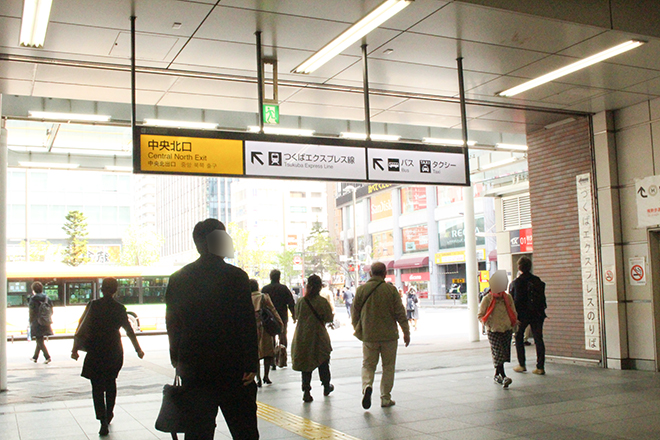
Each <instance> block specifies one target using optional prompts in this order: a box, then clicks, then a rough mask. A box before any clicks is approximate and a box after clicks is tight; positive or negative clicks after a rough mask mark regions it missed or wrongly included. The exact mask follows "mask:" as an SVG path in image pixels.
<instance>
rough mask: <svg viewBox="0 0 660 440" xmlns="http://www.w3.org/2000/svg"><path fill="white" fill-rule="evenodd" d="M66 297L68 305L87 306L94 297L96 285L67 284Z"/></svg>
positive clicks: (84, 283) (82, 283)
mask: <svg viewBox="0 0 660 440" xmlns="http://www.w3.org/2000/svg"><path fill="white" fill-rule="evenodd" d="M66 296H67V298H66V300H67V301H66V303H67V304H68V305H78V304H82V305H85V304H87V303H88V302H90V301H91V300H92V299H93V297H94V285H93V283H91V282H71V283H66Z"/></svg>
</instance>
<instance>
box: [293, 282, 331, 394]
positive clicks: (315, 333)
mask: <svg viewBox="0 0 660 440" xmlns="http://www.w3.org/2000/svg"><path fill="white" fill-rule="evenodd" d="M322 287H323V282H322V281H321V277H319V276H318V275H311V276H310V277H309V278H308V279H307V286H306V288H305V294H304V296H303V297H302V298H300V299H298V302H297V303H296V318H297V319H298V324H297V325H296V331H295V333H294V334H293V342H292V343H291V359H292V360H293V365H292V368H293V369H294V370H295V371H300V372H301V373H302V390H303V401H304V402H311V401H313V400H314V398H313V397H312V394H311V390H312V385H311V382H312V371H314V370H316V369H317V368H318V369H319V377H320V378H321V384H323V395H324V396H327V395H328V394H330V393H331V392H332V391H333V390H334V389H335V387H334V386H333V385H332V384H331V383H330V352H332V344H331V343H330V335H329V334H328V329H327V328H326V326H325V325H326V324H327V323H330V322H332V321H333V320H334V315H333V314H332V309H331V308H330V304H328V301H326V300H325V299H324V298H323V297H322V296H321V295H320V294H319V293H320V292H321V288H322Z"/></svg>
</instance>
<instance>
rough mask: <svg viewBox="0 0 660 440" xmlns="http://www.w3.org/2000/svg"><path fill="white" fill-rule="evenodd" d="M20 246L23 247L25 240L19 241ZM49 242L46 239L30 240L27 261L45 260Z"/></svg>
mask: <svg viewBox="0 0 660 440" xmlns="http://www.w3.org/2000/svg"><path fill="white" fill-rule="evenodd" d="M20 247H21V248H23V249H25V240H23V241H21V244H20ZM49 249H50V242H49V241H48V240H46V241H41V240H30V258H29V261H46V257H47V255H48V250H49Z"/></svg>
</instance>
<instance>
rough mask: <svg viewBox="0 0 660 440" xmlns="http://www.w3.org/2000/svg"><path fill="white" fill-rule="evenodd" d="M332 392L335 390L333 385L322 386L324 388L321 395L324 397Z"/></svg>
mask: <svg viewBox="0 0 660 440" xmlns="http://www.w3.org/2000/svg"><path fill="white" fill-rule="evenodd" d="M334 390H335V386H334V385H333V384H330V385H328V386H325V385H324V386H323V395H324V396H327V395H329V394H330V393H331V392H333V391H334Z"/></svg>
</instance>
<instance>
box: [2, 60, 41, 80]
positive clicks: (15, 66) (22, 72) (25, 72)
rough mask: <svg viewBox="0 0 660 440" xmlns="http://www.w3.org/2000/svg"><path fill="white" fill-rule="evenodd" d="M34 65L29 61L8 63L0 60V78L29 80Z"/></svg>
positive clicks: (33, 70)
mask: <svg viewBox="0 0 660 440" xmlns="http://www.w3.org/2000/svg"><path fill="white" fill-rule="evenodd" d="M35 70H36V67H35V66H34V64H31V63H9V62H7V61H0V78H7V79H11V78H15V79H23V80H31V79H32V78H33V77H34V72H35Z"/></svg>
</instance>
